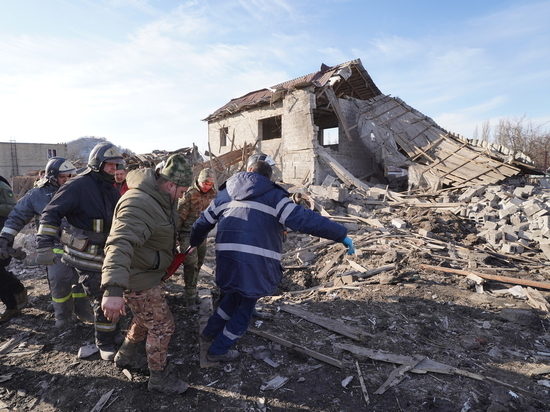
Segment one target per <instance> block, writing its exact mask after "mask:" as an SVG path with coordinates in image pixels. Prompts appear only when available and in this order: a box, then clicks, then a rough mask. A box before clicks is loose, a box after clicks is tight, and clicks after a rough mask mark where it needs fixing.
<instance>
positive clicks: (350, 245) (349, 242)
mask: <svg viewBox="0 0 550 412" xmlns="http://www.w3.org/2000/svg"><path fill="white" fill-rule="evenodd" d="M342 243H343V244H344V246H346V247H347V248H348V255H353V254H354V253H355V248H354V247H353V240H351V239H350V238H349V237H347V236H346V238H345V239H344V240H342Z"/></svg>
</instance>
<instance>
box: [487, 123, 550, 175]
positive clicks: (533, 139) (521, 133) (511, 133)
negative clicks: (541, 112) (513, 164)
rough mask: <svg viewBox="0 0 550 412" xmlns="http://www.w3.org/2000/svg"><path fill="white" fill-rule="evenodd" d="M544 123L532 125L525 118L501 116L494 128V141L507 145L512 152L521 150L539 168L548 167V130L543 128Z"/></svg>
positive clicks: (549, 134) (549, 135) (549, 137)
mask: <svg viewBox="0 0 550 412" xmlns="http://www.w3.org/2000/svg"><path fill="white" fill-rule="evenodd" d="M544 125H545V123H543V124H541V125H534V124H533V122H532V121H531V120H528V119H526V118H525V116H523V117H520V118H510V117H507V118H503V119H500V120H499V122H498V126H497V128H496V130H495V142H497V143H499V144H501V145H503V146H506V147H508V148H509V149H511V150H512V151H513V152H514V153H518V152H523V153H524V154H526V155H527V156H529V157H530V158H531V159H532V160H533V161H534V162H535V166H536V167H537V168H539V169H545V168H548V153H549V150H550V132H549V131H548V130H546V129H543V126H544Z"/></svg>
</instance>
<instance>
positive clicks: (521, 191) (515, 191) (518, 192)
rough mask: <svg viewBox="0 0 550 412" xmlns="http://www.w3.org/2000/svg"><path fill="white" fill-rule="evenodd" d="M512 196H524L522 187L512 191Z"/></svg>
mask: <svg viewBox="0 0 550 412" xmlns="http://www.w3.org/2000/svg"><path fill="white" fill-rule="evenodd" d="M514 196H517V197H523V196H526V193H525V190H524V189H523V187H516V188H515V189H514Z"/></svg>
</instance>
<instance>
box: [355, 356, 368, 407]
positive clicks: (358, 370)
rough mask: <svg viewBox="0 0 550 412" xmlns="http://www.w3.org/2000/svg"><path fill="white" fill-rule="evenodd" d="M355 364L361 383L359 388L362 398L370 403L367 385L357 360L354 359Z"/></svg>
mask: <svg viewBox="0 0 550 412" xmlns="http://www.w3.org/2000/svg"><path fill="white" fill-rule="evenodd" d="M355 366H356V367H357V375H359V383H360V384H361V390H362V391H363V398H364V399H365V403H366V404H367V405H370V397H369V392H368V391H367V386H366V385H365V380H364V379H363V374H362V373H361V368H360V367H359V362H358V361H357V360H355Z"/></svg>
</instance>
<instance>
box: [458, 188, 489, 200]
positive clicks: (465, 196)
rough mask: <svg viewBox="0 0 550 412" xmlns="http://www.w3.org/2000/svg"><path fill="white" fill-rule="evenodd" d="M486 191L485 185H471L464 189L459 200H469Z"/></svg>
mask: <svg viewBox="0 0 550 412" xmlns="http://www.w3.org/2000/svg"><path fill="white" fill-rule="evenodd" d="M484 192H485V188H484V187H470V188H468V189H466V190H465V191H464V193H462V194H461V195H460V197H459V198H458V201H459V202H469V201H470V200H471V199H472V197H474V196H480V195H482V194H483V193H484Z"/></svg>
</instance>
